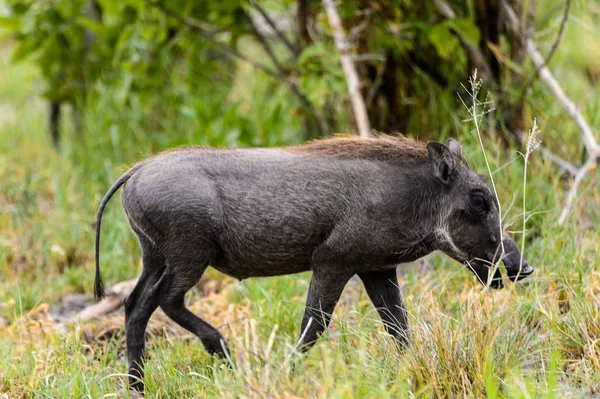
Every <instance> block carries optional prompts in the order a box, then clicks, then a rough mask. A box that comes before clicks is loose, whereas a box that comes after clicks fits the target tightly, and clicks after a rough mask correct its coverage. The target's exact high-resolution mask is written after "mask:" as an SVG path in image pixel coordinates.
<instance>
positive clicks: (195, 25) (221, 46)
mask: <svg viewBox="0 0 600 399" xmlns="http://www.w3.org/2000/svg"><path fill="white" fill-rule="evenodd" d="M148 3H149V4H150V5H151V6H152V7H154V8H156V9H158V10H160V11H161V12H162V13H164V14H166V15H168V16H170V17H172V18H173V19H175V20H176V21H177V22H179V23H180V24H182V25H185V26H187V27H189V28H192V29H194V30H195V31H196V32H198V33H199V34H200V35H201V36H202V37H204V38H205V39H206V40H208V41H209V42H211V43H212V44H214V45H215V46H217V49H218V50H219V51H221V52H223V53H225V54H226V55H229V56H231V57H235V58H239V59H241V60H243V61H245V62H247V63H249V64H250V65H252V66H253V67H255V68H256V69H259V70H261V71H263V72H264V73H266V74H267V75H270V76H272V77H274V78H276V79H281V76H280V75H279V74H278V73H277V72H275V71H274V70H272V69H271V68H269V67H267V66H266V65H264V64H262V63H260V62H258V61H256V60H253V59H252V58H249V57H247V56H245V55H244V54H242V53H240V52H239V51H238V50H237V49H235V48H234V47H231V46H229V45H227V44H225V43H222V42H220V41H218V40H217V39H215V35H216V33H217V31H216V30H214V29H207V28H208V25H207V24H204V23H201V22H199V21H196V20H194V19H191V18H187V17H185V16H183V15H179V14H177V13H175V12H173V11H171V10H170V9H168V8H167V7H165V6H163V5H162V4H160V3H156V2H153V1H149V2H148Z"/></svg>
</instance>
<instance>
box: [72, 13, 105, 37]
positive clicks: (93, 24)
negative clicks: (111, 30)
mask: <svg viewBox="0 0 600 399" xmlns="http://www.w3.org/2000/svg"><path fill="white" fill-rule="evenodd" d="M75 21H76V22H77V24H78V25H79V26H81V27H82V28H85V29H89V30H91V31H92V32H94V33H95V34H97V35H104V34H105V33H106V28H105V27H104V25H102V23H100V22H98V21H96V20H95V19H92V18H88V17H84V16H80V17H78V18H77V19H76V20H75Z"/></svg>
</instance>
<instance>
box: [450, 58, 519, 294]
mask: <svg viewBox="0 0 600 399" xmlns="http://www.w3.org/2000/svg"><path fill="white" fill-rule="evenodd" d="M469 85H470V86H471V89H470V90H469V89H467V88H466V87H465V85H463V84H462V83H461V86H462V87H463V88H464V89H465V91H466V92H467V93H469V96H470V97H471V102H472V105H471V106H470V107H469V106H468V105H467V104H466V103H465V101H464V100H463V98H462V97H461V95H460V93H459V94H458V98H459V99H460V101H461V102H462V104H463V106H464V107H465V108H466V109H467V112H469V115H471V119H472V120H473V123H474V124H475V132H476V133H477V138H478V140H479V146H480V147H481V152H482V153H483V159H484V160H485V166H486V168H487V171H488V175H489V177H490V182H491V183H492V189H493V190H494V197H495V198H496V205H497V206H498V226H499V232H498V233H499V237H500V248H501V253H500V255H499V257H497V258H496V259H502V258H503V257H504V242H503V240H502V237H503V236H504V234H503V231H502V205H500V197H499V196H498V191H497V190H496V183H495V181H494V173H493V172H492V168H491V167H490V163H489V161H488V157H487V153H486V151H485V146H484V145H483V138H482V137H481V128H480V126H481V120H482V118H483V116H484V115H486V114H488V113H490V112H492V111H494V108H493V107H489V108H487V109H486V107H487V106H491V105H492V101H491V100H490V99H489V98H486V100H485V101H483V102H482V101H479V98H478V96H479V92H480V91H481V86H482V85H483V80H482V79H480V78H478V77H477V69H475V70H474V71H473V75H471V77H470V78H469ZM479 107H481V108H482V111H481V113H478V108H479ZM467 121H468V120H467ZM521 259H522V257H521ZM492 268H493V270H492V272H491V273H489V274H488V281H487V283H488V284H489V283H490V281H489V279H490V278H493V276H494V274H495V273H496V269H497V268H498V263H497V262H493V264H492Z"/></svg>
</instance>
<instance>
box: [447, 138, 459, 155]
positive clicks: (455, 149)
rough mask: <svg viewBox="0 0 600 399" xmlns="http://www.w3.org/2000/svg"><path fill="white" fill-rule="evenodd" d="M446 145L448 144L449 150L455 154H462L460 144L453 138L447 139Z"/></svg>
mask: <svg viewBox="0 0 600 399" xmlns="http://www.w3.org/2000/svg"><path fill="white" fill-rule="evenodd" d="M446 145H447V146H448V148H449V149H450V151H452V152H453V153H455V154H456V155H460V156H462V147H461V146H460V143H459V142H458V141H456V140H454V139H448V141H447V142H446Z"/></svg>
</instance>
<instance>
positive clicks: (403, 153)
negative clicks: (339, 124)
mask: <svg viewBox="0 0 600 399" xmlns="http://www.w3.org/2000/svg"><path fill="white" fill-rule="evenodd" d="M282 150H284V151H289V152H293V153H297V154H307V155H317V156H330V157H337V158H367V159H390V158H401V157H409V158H427V157H428V152H427V147H426V143H423V142H420V141H415V140H411V139H408V138H406V137H399V136H398V137H395V136H386V135H378V136H377V137H373V138H360V137H356V136H351V137H335V138H330V139H324V140H316V141H313V142H310V143H307V144H304V145H300V146H294V147H284V148H282Z"/></svg>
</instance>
